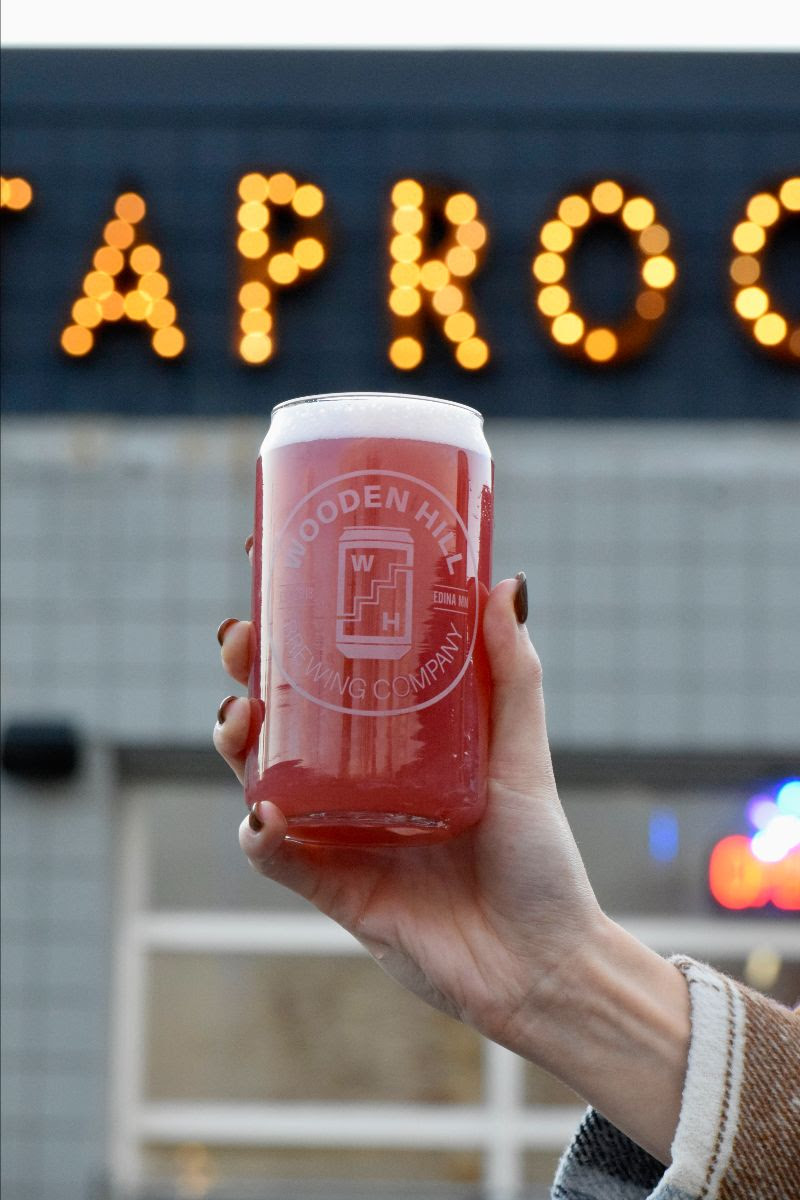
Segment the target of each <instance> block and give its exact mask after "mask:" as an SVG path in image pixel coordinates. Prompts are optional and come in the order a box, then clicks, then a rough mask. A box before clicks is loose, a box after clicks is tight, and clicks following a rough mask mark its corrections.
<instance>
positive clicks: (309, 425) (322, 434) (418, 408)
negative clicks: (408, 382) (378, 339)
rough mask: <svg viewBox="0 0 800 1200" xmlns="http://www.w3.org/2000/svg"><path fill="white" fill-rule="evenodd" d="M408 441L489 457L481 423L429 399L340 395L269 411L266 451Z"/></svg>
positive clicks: (460, 408) (460, 407)
mask: <svg viewBox="0 0 800 1200" xmlns="http://www.w3.org/2000/svg"><path fill="white" fill-rule="evenodd" d="M363 437H368V438H411V439H414V440H416V441H424V442H442V443H443V444H444V445H447V446H458V447H459V449H461V450H474V451H475V452H476V453H478V454H487V453H488V447H487V445H486V439H485V438H484V436H483V417H482V416H481V414H480V413H479V412H478V411H477V410H476V409H474V408H468V407H467V406H466V405H464V404H455V403H454V402H453V401H452V400H437V399H435V398H434V397H432V396H403V395H400V394H399V393H397V392H339V393H331V394H330V395H322V396H302V397H301V398H300V399H298V400H288V401H286V402H285V403H284V404H279V405H278V406H277V408H275V409H273V412H272V421H271V423H270V427H269V432H268V433H267V436H266V438H265V439H264V446H263V449H264V450H275V449H277V448H278V447H279V446H291V445H294V443H296V442H312V441H318V440H320V439H324V440H327V439H329V438H363Z"/></svg>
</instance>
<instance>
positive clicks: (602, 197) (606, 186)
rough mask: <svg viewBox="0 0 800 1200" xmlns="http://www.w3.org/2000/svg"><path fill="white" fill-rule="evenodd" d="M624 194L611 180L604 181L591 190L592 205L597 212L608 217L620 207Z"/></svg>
mask: <svg viewBox="0 0 800 1200" xmlns="http://www.w3.org/2000/svg"><path fill="white" fill-rule="evenodd" d="M623 199H624V193H623V191H622V188H621V187H620V186H619V184H618V183H614V181H613V179H605V180H603V182H602V183H598V184H596V185H595V187H593V188H592V204H593V205H594V207H595V208H596V209H597V211H598V212H601V213H604V214H606V215H610V214H611V213H615V212H617V210H618V209H619V208H621V207H622V201H623Z"/></svg>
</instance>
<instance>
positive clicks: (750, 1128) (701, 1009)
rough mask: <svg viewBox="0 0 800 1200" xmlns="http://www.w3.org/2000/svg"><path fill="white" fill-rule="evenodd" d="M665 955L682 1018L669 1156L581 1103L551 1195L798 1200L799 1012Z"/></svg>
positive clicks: (606, 1199) (607, 1199) (581, 1199)
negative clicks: (684, 1027) (682, 1060)
mask: <svg viewBox="0 0 800 1200" xmlns="http://www.w3.org/2000/svg"><path fill="white" fill-rule="evenodd" d="M671 961H673V962H674V963H675V965H676V966H677V967H678V968H679V970H680V971H682V973H683V974H684V976H685V978H686V981H687V983H688V985H689V996H690V1004H691V1022H692V1032H691V1041H690V1045H689V1061H688V1066H687V1071H686V1079H685V1082H684V1088H683V1097H682V1101H681V1113H680V1118H679V1121H678V1128H677V1130H676V1131H675V1139H674V1141H673V1143H672V1163H671V1165H670V1166H669V1167H668V1168H666V1169H665V1168H664V1166H663V1165H662V1164H661V1163H659V1162H657V1161H656V1159H654V1158H651V1156H650V1155H649V1154H647V1153H645V1151H644V1150H642V1149H641V1148H640V1147H639V1146H637V1145H636V1144H635V1143H634V1142H632V1141H631V1140H630V1138H628V1137H626V1136H625V1134H623V1133H621V1132H620V1131H619V1130H618V1129H617V1128H616V1127H615V1126H614V1125H612V1124H611V1123H610V1122H609V1121H607V1120H606V1119H605V1117H603V1116H601V1115H600V1114H599V1113H596V1112H594V1111H592V1110H590V1111H589V1112H588V1113H587V1115H586V1117H585V1118H584V1120H583V1122H582V1123H581V1125H580V1127H579V1129H578V1131H577V1133H576V1135H575V1138H574V1139H573V1142H572V1144H571V1145H570V1146H569V1148H568V1149H567V1151H566V1153H565V1155H564V1157H563V1159H562V1161H561V1164H560V1166H559V1169H558V1173H557V1175H556V1180H555V1183H554V1185H553V1191H552V1200H800V1015H799V1014H798V1013H797V1012H795V1013H792V1012H791V1011H790V1010H789V1009H786V1008H782V1007H781V1006H780V1005H779V1004H776V1003H774V1001H772V1000H768V999H767V998H766V997H765V996H761V995H759V994H758V993H756V992H753V991H750V989H749V988H746V987H743V986H742V985H740V984H738V983H735V982H734V981H733V980H731V979H728V978H727V977H726V976H724V975H720V974H719V973H718V972H717V971H714V970H712V969H711V967H707V966H704V965H703V964H701V963H697V962H694V961H693V960H692V959H688V958H674V959H672V960H671ZM653 1102H654V1103H657V1102H658V1101H657V1097H654V1101H653Z"/></svg>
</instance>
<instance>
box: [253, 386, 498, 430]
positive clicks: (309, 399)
mask: <svg viewBox="0 0 800 1200" xmlns="http://www.w3.org/2000/svg"><path fill="white" fill-rule="evenodd" d="M377 397H380V398H381V399H393V400H424V401H426V403H428V404H444V405H447V406H448V407H449V408H459V409H461V411H462V412H467V413H470V414H471V415H472V416H473V417H477V418H478V420H479V421H480V423H481V425H483V413H482V412H480V411H479V409H477V408H473V407H472V406H471V405H469V404H461V403H460V401H458V400H443V399H442V398H441V397H440V396H419V395H417V394H416V393H411V392H376V391H368V390H365V391H349V392H312V393H311V394H310V395H308V396H296V397H295V398H294V399H292V400H281V402H280V404H276V405H275V407H274V408H273V409H272V413H271V415H273V416H274V414H275V413H276V412H280V410H281V409H283V408H292V407H293V406H294V405H296V404H318V403H320V402H323V401H327V400H359V399H375V398H377Z"/></svg>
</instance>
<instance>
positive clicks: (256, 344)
mask: <svg viewBox="0 0 800 1200" xmlns="http://www.w3.org/2000/svg"><path fill="white" fill-rule="evenodd" d="M239 353H240V354H241V356H242V358H243V359H244V360H245V362H248V363H263V362H266V361H267V359H268V358H269V357H270V355H271V354H272V339H271V338H269V337H267V335H266V334H264V333H248V334H246V335H245V336H244V337H243V338H242V340H241V342H240V343H239Z"/></svg>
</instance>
